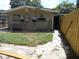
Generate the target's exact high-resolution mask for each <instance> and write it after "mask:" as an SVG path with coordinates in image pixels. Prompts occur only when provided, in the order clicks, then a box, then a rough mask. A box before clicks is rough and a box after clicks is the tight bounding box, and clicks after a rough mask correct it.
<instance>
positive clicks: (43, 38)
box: [0, 32, 53, 46]
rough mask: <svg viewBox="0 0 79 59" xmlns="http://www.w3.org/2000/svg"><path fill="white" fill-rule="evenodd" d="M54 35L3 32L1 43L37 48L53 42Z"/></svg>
mask: <svg viewBox="0 0 79 59" xmlns="http://www.w3.org/2000/svg"><path fill="white" fill-rule="evenodd" d="M52 37H53V35H52V33H44V32H43V33H39V32H38V33H11V32H1V33H0V43H10V44H17V45H25V46H36V45H39V44H44V43H47V42H49V41H51V40H52Z"/></svg>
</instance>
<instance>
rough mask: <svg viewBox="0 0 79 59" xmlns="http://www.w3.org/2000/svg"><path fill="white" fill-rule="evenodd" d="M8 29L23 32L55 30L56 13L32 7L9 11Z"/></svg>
mask: <svg viewBox="0 0 79 59" xmlns="http://www.w3.org/2000/svg"><path fill="white" fill-rule="evenodd" d="M6 13H7V16H8V27H9V29H11V30H18V31H19V30H21V31H28V30H29V31H45V30H46V31H49V30H53V19H54V12H53V11H52V10H48V9H43V8H37V7H32V6H21V7H17V8H13V9H10V10H8V11H7V12H6Z"/></svg>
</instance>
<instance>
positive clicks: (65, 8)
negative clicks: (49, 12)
mask: <svg viewBox="0 0 79 59" xmlns="http://www.w3.org/2000/svg"><path fill="white" fill-rule="evenodd" d="M73 9H75V5H74V4H73V3H69V2H67V1H63V2H62V3H60V4H59V5H58V6H57V7H56V8H55V9H54V10H57V11H60V12H61V13H68V12H70V11H72V10H73Z"/></svg>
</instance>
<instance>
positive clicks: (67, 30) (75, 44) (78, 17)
mask: <svg viewBox="0 0 79 59" xmlns="http://www.w3.org/2000/svg"><path fill="white" fill-rule="evenodd" d="M72 21H73V22H72ZM60 25H61V31H62V32H63V33H64V35H65V37H66V38H67V40H68V42H69V43H70V45H71V47H72V48H73V50H74V52H76V54H77V55H78V56H79V9H77V10H74V11H73V12H71V13H69V14H67V15H64V16H61V24H60Z"/></svg>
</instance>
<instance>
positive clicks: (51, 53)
mask: <svg viewBox="0 0 79 59" xmlns="http://www.w3.org/2000/svg"><path fill="white" fill-rule="evenodd" d="M59 35H60V34H59V32H58V31H54V33H53V40H52V41H51V42H48V43H46V44H44V45H38V46H36V47H29V46H19V45H12V44H3V43H0V50H7V51H11V52H15V53H18V54H22V55H28V56H31V57H33V59H67V57H66V54H65V51H64V49H63V47H62V41H61V38H60V37H59ZM1 57H2V59H12V58H11V57H8V58H7V56H4V55H0V59H1Z"/></svg>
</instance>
